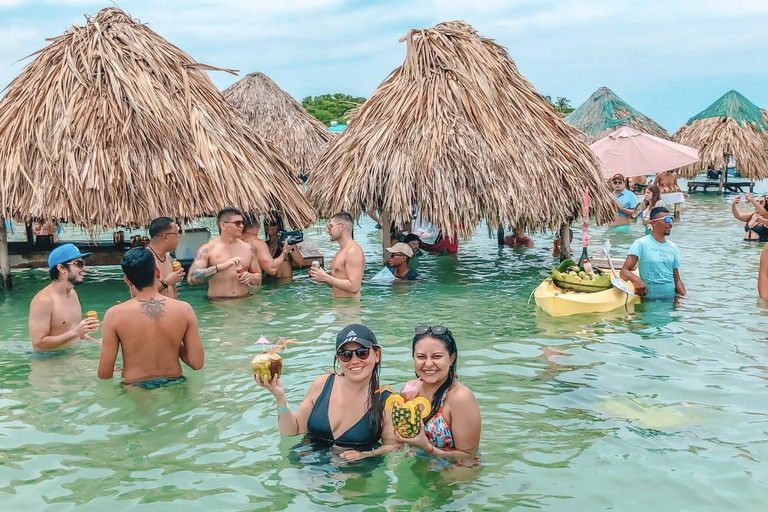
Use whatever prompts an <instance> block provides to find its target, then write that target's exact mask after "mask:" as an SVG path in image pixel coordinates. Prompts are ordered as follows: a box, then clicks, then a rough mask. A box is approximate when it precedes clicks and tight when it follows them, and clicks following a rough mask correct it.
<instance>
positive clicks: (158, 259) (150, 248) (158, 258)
mask: <svg viewBox="0 0 768 512" xmlns="http://www.w3.org/2000/svg"><path fill="white" fill-rule="evenodd" d="M147 247H148V248H149V250H150V251H152V254H154V255H155V258H157V261H159V262H160V263H165V260H167V259H168V255H167V254H166V255H165V258H160V255H159V254H157V253H156V252H155V250H154V249H153V248H152V246H151V245H147Z"/></svg>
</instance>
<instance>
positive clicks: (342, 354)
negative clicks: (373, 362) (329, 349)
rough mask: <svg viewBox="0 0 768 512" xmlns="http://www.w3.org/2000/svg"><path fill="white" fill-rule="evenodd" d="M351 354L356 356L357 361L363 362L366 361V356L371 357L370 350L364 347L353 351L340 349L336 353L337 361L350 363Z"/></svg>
mask: <svg viewBox="0 0 768 512" xmlns="http://www.w3.org/2000/svg"><path fill="white" fill-rule="evenodd" d="M353 354H354V355H356V356H357V358H358V359H359V360H361V361H365V360H366V359H368V356H370V355H371V349H370V348H366V347H360V348H356V349H354V350H351V349H340V350H337V351H336V355H337V356H338V358H339V360H340V361H341V362H343V363H348V362H350V361H351V360H352V355H353Z"/></svg>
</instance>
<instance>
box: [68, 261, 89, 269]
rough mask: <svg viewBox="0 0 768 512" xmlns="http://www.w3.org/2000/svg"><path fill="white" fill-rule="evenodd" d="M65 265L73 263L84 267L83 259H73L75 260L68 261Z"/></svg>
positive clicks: (78, 266)
mask: <svg viewBox="0 0 768 512" xmlns="http://www.w3.org/2000/svg"><path fill="white" fill-rule="evenodd" d="M66 265H67V266H69V265H74V266H76V267H77V268H85V260H75V261H70V262H68V263H66Z"/></svg>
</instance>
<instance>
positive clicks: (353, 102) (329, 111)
mask: <svg viewBox="0 0 768 512" xmlns="http://www.w3.org/2000/svg"><path fill="white" fill-rule="evenodd" d="M364 102H365V98H360V97H355V96H350V95H349V94H342V93H340V92H337V93H335V94H322V95H320V96H307V97H306V98H304V99H303V100H301V105H302V106H303V107H304V108H305V109H306V110H307V112H309V113H310V114H312V115H313V116H315V117H316V118H317V119H318V120H320V122H322V123H325V124H326V126H328V125H330V124H331V121H337V122H338V123H339V124H344V121H345V119H344V115H345V114H346V113H347V112H349V111H350V110H352V109H353V108H355V107H357V106H358V105H362V104H363V103H364Z"/></svg>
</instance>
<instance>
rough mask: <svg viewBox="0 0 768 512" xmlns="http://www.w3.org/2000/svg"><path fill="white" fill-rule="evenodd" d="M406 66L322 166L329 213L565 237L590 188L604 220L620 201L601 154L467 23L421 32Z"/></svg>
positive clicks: (320, 181)
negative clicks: (605, 177)
mask: <svg viewBox="0 0 768 512" xmlns="http://www.w3.org/2000/svg"><path fill="white" fill-rule="evenodd" d="M405 41H406V42H407V50H406V57H405V62H404V63H403V65H402V66H400V67H399V68H397V69H395V70H394V71H393V72H392V73H391V74H390V75H389V76H388V77H387V78H386V79H385V80H384V82H382V83H381V85H379V87H378V88H377V89H376V90H375V91H374V92H373V94H372V95H371V96H370V98H369V99H368V100H367V101H366V102H365V103H364V104H363V105H362V106H361V107H359V108H358V109H357V110H356V112H355V115H354V116H353V117H352V120H351V122H350V123H349V125H348V128H347V129H346V131H344V133H342V134H341V135H340V136H339V137H337V138H335V139H333V140H332V141H331V143H330V144H329V146H328V149H327V150H326V152H325V153H324V155H323V157H322V158H321V159H320V161H319V162H318V163H317V164H316V165H315V169H314V172H313V174H312V175H311V176H310V178H309V181H308V184H309V190H308V195H309V197H310V201H312V202H313V204H314V205H315V206H316V207H317V208H318V209H319V212H320V213H321V214H323V215H329V214H332V213H334V212H336V211H339V210H347V211H349V212H350V213H351V214H353V215H354V216H358V215H360V213H361V212H362V208H363V205H365V206H367V207H376V208H378V209H379V210H380V211H381V212H382V213H384V214H385V215H387V216H389V218H391V219H392V220H393V221H394V222H395V223H396V224H397V225H399V226H403V225H404V224H405V223H406V222H407V221H408V220H410V219H411V215H412V206H413V204H414V203H415V204H416V205H417V206H418V208H419V213H420V215H421V216H423V217H424V218H425V219H427V220H429V221H430V222H432V223H434V224H435V225H436V226H437V227H438V228H440V229H442V230H444V231H445V232H446V233H452V232H453V229H454V227H456V229H457V230H458V232H459V235H460V236H468V235H469V234H471V233H472V232H473V230H474V229H475V227H476V226H477V225H478V223H479V222H480V221H481V220H482V219H483V218H485V219H487V221H488V225H489V227H491V228H495V227H499V226H503V225H510V226H513V227H520V228H525V229H539V228H544V227H549V228H555V227H559V226H560V225H562V224H563V223H565V222H568V221H569V220H571V219H573V218H576V217H578V216H579V215H580V213H579V212H580V210H581V204H582V199H583V196H584V188H585V187H589V189H590V190H591V193H592V198H593V208H594V211H595V213H596V214H597V218H598V220H600V221H603V220H608V219H611V218H612V217H613V215H614V210H615V208H614V205H615V202H614V201H613V200H612V199H611V198H610V197H609V192H608V190H607V187H606V186H605V185H604V183H603V182H602V178H601V177H600V174H599V171H598V162H597V160H596V158H595V156H594V155H593V154H592V152H591V151H590V150H589V148H587V146H585V145H584V144H583V143H581V142H579V141H578V140H577V138H576V130H575V129H574V128H573V127H571V126H569V125H568V124H567V123H565V122H564V121H563V120H562V119H560V117H559V116H558V115H557V114H556V113H555V112H554V111H553V110H552V108H551V107H550V106H549V105H548V104H547V102H546V101H545V100H544V99H542V98H541V96H540V95H539V94H538V93H537V92H536V90H535V89H534V88H533V86H532V85H531V84H530V83H529V82H528V81H527V80H526V79H525V78H524V77H523V76H522V75H520V73H519V72H518V71H517V67H516V66H515V64H514V62H512V60H511V59H510V58H509V56H508V55H507V53H506V51H505V50H504V48H502V47H501V46H499V45H497V44H496V43H494V42H493V41H491V40H490V39H485V38H483V37H480V36H479V35H478V34H477V33H476V32H475V30H474V29H472V28H471V27H470V26H469V25H467V24H465V23H463V22H459V21H456V22H449V23H441V24H439V25H437V26H436V27H434V28H431V29H425V30H411V31H410V32H409V33H408V34H407V35H406V36H405Z"/></svg>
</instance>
